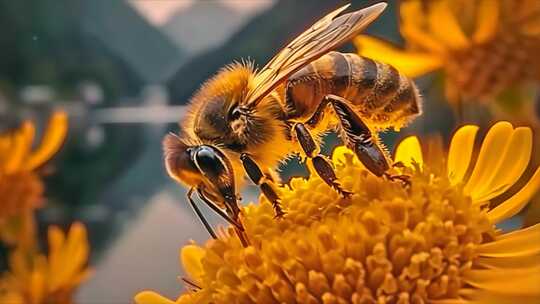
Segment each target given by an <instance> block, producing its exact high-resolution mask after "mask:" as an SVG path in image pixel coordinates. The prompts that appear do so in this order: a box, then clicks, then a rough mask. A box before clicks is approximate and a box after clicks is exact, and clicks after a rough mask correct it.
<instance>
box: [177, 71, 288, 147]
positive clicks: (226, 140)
mask: <svg viewBox="0 0 540 304" xmlns="http://www.w3.org/2000/svg"><path fill="white" fill-rule="evenodd" d="M254 73H255V71H254V68H253V65H252V64H251V63H234V64H232V65H229V66H227V67H225V68H223V69H222V70H220V71H219V72H218V74H217V75H216V76H214V77H213V78H211V79H210V80H208V81H207V82H206V83H205V84H204V85H203V86H202V87H201V89H200V90H199V91H198V92H197V93H196V94H195V96H193V98H192V100H191V108H190V111H189V113H188V116H187V118H186V120H185V121H184V123H183V125H182V127H183V130H184V132H186V133H187V134H189V135H190V136H192V137H194V139H195V140H196V141H197V142H200V143H205V144H213V145H216V146H218V147H220V148H223V149H225V150H230V151H232V152H237V153H241V152H253V151H256V150H257V149H260V148H261V147H266V146H267V144H269V143H271V142H273V141H274V140H276V139H279V140H284V139H285V132H286V129H285V124H284V123H283V117H284V110H283V108H282V105H281V96H280V94H278V93H277V92H273V93H271V94H269V95H268V96H266V97H265V98H264V99H263V100H262V101H261V102H260V103H258V105H257V107H255V108H253V109H249V111H248V112H243V111H238V109H239V108H240V107H241V106H242V105H243V101H244V98H245V96H246V94H247V92H248V91H249V90H250V89H251V88H252V87H253V86H254V85H255V84H254ZM239 112H242V113H241V114H240V113H239ZM255 154H256V153H255Z"/></svg>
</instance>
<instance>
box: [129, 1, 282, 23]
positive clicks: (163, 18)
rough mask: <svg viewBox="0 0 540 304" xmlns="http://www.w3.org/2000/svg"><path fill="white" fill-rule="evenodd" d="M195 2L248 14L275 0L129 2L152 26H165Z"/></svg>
mask: <svg viewBox="0 0 540 304" xmlns="http://www.w3.org/2000/svg"><path fill="white" fill-rule="evenodd" d="M195 1H216V2H221V3H223V4H225V5H227V6H229V7H231V8H233V9H235V10H238V11H242V12H244V13H246V14H248V13H251V12H255V11H259V10H263V9H265V8H268V7H270V6H271V5H272V4H273V3H274V2H275V0H129V3H130V4H131V5H133V6H134V7H135V9H137V11H138V12H139V13H140V14H141V15H143V16H144V17H145V18H146V19H147V20H148V21H149V22H150V23H151V24H154V25H156V26H161V25H163V24H165V23H166V22H167V21H168V20H169V18H171V17H172V16H173V15H174V14H175V13H176V12H177V11H178V10H182V9H186V8H188V7H189V6H191V5H193V3H194V2H195Z"/></svg>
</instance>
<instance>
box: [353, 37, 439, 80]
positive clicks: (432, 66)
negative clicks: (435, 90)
mask: <svg viewBox="0 0 540 304" xmlns="http://www.w3.org/2000/svg"><path fill="white" fill-rule="evenodd" d="M354 44H355V46H356V48H357V49H358V53H359V54H360V55H361V56H364V57H368V58H371V59H373V60H376V61H380V62H384V63H387V64H389V65H391V66H393V67H395V68H396V69H397V70H399V71H400V72H402V73H403V74H405V75H407V76H409V77H417V76H421V75H424V74H427V73H429V72H432V71H434V70H436V69H439V68H440V67H441V66H442V58H441V57H440V56H438V55H431V54H428V53H419V52H410V51H405V50H400V49H398V48H396V47H394V46H392V45H391V44H389V43H387V42H384V41H382V40H379V39H377V38H373V37H369V36H365V35H360V36H358V37H356V38H355V39H354Z"/></svg>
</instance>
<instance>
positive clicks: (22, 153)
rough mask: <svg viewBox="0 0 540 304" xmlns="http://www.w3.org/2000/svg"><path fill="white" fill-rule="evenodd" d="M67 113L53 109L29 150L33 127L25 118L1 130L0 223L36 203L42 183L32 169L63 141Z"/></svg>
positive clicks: (40, 192)
mask: <svg viewBox="0 0 540 304" xmlns="http://www.w3.org/2000/svg"><path fill="white" fill-rule="evenodd" d="M66 132H67V116H66V114H65V113H64V112H56V113H54V114H53V115H52V117H51V118H50V120H49V126H48V128H47V131H46V132H45V135H44V136H43V139H42V141H41V144H40V145H39V147H38V148H37V149H35V150H33V151H32V149H31V148H32V143H33V141H34V133H35V127H34V125H33V124H32V123H31V122H29V121H26V122H24V123H23V124H22V125H21V127H20V128H19V129H17V130H15V131H14V132H10V133H7V134H0V198H1V200H0V224H2V222H4V221H5V220H7V219H9V218H12V217H14V216H17V215H20V214H22V213H24V212H25V211H27V210H32V209H35V208H37V207H39V205H40V203H41V199H42V194H43V185H42V182H41V180H40V178H39V177H38V175H37V174H36V173H35V171H34V170H35V169H36V168H38V167H39V166H41V165H43V164H44V163H45V162H46V161H48V160H49V159H50V158H51V157H52V156H53V155H54V154H55V153H56V152H57V151H58V149H59V148H60V146H61V145H62V143H63V142H64V139H65V136H66Z"/></svg>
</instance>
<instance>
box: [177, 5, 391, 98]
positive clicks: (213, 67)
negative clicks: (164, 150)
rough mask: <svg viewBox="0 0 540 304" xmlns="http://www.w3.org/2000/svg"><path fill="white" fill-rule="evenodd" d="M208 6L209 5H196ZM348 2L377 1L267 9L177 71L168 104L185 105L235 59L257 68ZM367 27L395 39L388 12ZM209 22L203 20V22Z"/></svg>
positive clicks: (275, 6) (388, 10) (389, 11)
mask: <svg viewBox="0 0 540 304" xmlns="http://www.w3.org/2000/svg"><path fill="white" fill-rule="evenodd" d="M200 2H212V1H200ZM350 2H352V6H351V8H350V10H352V9H359V8H361V7H365V6H367V5H368V4H372V3H375V2H379V1H365V0H356V1H344V0H326V1H311V0H295V1H290V0H280V1H279V2H278V3H277V4H276V5H274V6H273V7H272V8H271V9H269V10H267V11H265V12H263V13H261V14H260V15H258V16H256V17H254V18H253V19H251V20H250V21H249V22H248V23H247V24H245V25H244V26H243V27H242V28H241V29H240V30H239V31H238V32H236V33H235V34H234V35H233V36H232V37H231V38H230V39H229V40H228V41H227V42H226V43H225V44H224V45H222V46H221V47H218V48H216V49H212V50H210V51H207V52H205V53H203V54H201V55H199V56H197V57H195V58H193V59H192V60H190V61H189V62H188V63H186V64H184V65H182V66H181V68H180V69H179V70H178V71H177V72H176V73H175V74H174V75H173V76H172V77H171V78H170V80H169V81H168V82H167V84H168V87H169V90H170V94H171V97H172V102H173V103H177V104H183V103H186V102H187V101H188V99H189V97H190V96H191V95H192V94H193V93H194V92H195V91H196V90H197V89H198V88H199V86H200V85H201V84H202V83H203V82H204V81H205V80H206V79H207V78H208V77H210V76H211V75H213V74H214V73H215V72H216V71H217V70H218V69H219V68H221V67H222V66H224V65H225V64H227V63H230V62H231V61H233V60H235V59H240V58H248V57H249V58H251V59H253V60H255V62H256V63H257V64H258V65H259V66H261V65H263V64H264V63H265V62H266V61H267V60H268V59H269V58H270V57H271V56H272V55H274V54H275V53H276V52H277V51H278V50H279V49H280V48H281V47H283V46H284V45H285V44H286V43H287V42H288V41H290V40H291V39H292V38H293V37H295V36H296V35H298V34H300V33H301V32H302V31H304V30H305V29H306V28H307V27H308V26H310V25H312V24H313V23H314V22H315V21H316V20H318V19H319V18H321V17H322V16H324V15H325V14H327V13H329V12H330V11H332V10H333V9H336V8H337V7H339V6H341V5H344V4H346V3H350ZM380 19H382V20H380V21H377V22H375V24H374V25H373V26H372V27H370V32H371V33H377V32H379V33H380V32H384V33H385V34H386V36H388V33H394V35H396V36H397V31H396V21H395V19H396V18H395V12H392V8H389V9H387V12H386V13H385V14H384V15H383V16H382V17H381V18H380ZM206 21H208V22H211V20H208V19H205V22H206Z"/></svg>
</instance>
